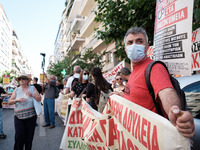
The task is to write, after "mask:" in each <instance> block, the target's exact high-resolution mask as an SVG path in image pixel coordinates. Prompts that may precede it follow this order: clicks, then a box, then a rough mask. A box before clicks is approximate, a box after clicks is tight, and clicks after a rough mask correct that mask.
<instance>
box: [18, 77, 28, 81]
mask: <svg viewBox="0 0 200 150" xmlns="http://www.w3.org/2000/svg"><path fill="white" fill-rule="evenodd" d="M18 80H19V81H20V80H28V78H26V77H22V78H19V79H18Z"/></svg>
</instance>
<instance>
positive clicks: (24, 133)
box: [8, 74, 41, 150]
mask: <svg viewBox="0 0 200 150" xmlns="http://www.w3.org/2000/svg"><path fill="white" fill-rule="evenodd" d="M16 81H17V82H18V83H19V87H17V88H16V89H15V90H14V92H13V93H12V95H11V97H10V99H9V101H8V103H9V104H10V105H13V104H15V108H14V113H15V115H14V126H15V144H14V150H22V149H23V147H24V146H25V149H26V150H30V149H31V147H32V141H33V137H34V132H35V125H36V119H37V115H36V112H35V108H34V105H33V101H34V100H36V101H38V102H40V101H41V96H40V94H39V93H38V91H37V90H36V88H35V87H34V86H30V85H29V82H30V81H31V78H29V77H28V76H27V75H26V74H22V75H20V76H19V77H17V78H16Z"/></svg>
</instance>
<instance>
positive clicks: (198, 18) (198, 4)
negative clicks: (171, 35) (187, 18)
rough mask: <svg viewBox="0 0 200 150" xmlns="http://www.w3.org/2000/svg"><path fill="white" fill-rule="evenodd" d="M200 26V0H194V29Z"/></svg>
mask: <svg viewBox="0 0 200 150" xmlns="http://www.w3.org/2000/svg"><path fill="white" fill-rule="evenodd" d="M199 27H200V0H195V1H194V9H193V31H194V30H196V29H197V28H199Z"/></svg>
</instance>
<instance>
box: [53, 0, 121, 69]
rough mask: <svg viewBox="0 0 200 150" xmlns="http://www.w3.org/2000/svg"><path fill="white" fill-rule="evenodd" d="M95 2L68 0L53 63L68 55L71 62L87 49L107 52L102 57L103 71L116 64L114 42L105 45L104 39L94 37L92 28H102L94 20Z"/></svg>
mask: <svg viewBox="0 0 200 150" xmlns="http://www.w3.org/2000/svg"><path fill="white" fill-rule="evenodd" d="M96 9H97V3H96V2H95V1H94V0H69V1H68V4H67V6H66V9H65V10H64V12H63V15H62V21H61V23H60V26H59V30H58V35H57V37H56V42H55V49H54V54H55V56H54V57H55V63H56V62H57V61H58V60H62V59H63V58H64V56H66V55H68V56H70V58H71V59H72V63H73V62H74V61H76V59H77V58H79V56H80V55H84V54H85V52H86V51H87V50H88V49H90V48H91V49H92V50H93V52H95V53H102V52H103V51H106V52H108V53H107V54H106V56H105V57H104V58H103V59H104V60H106V64H105V65H104V68H103V72H105V71H108V70H110V69H112V68H113V67H114V66H115V65H117V64H118V58H115V52H116V49H115V44H114V43H111V44H109V45H106V44H105V42H104V41H102V40H99V39H97V38H96V37H95V35H96V34H97V33H96V31H94V28H96V27H98V28H99V29H102V26H101V24H100V23H96V22H95V21H94V18H95V13H94V10H96Z"/></svg>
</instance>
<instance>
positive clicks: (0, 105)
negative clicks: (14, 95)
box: [0, 87, 6, 139]
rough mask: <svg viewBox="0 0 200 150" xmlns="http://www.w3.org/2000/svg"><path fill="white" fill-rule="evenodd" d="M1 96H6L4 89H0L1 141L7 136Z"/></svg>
mask: <svg viewBox="0 0 200 150" xmlns="http://www.w3.org/2000/svg"><path fill="white" fill-rule="evenodd" d="M1 94H6V92H5V90H4V89H3V88H2V87H0V139H5V138H6V135H5V134H4V133H3V109H2V102H3V98H2V97H1Z"/></svg>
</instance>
